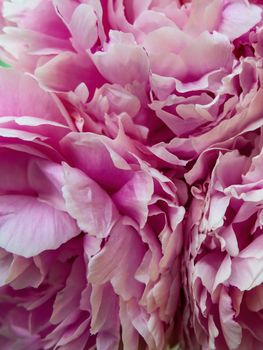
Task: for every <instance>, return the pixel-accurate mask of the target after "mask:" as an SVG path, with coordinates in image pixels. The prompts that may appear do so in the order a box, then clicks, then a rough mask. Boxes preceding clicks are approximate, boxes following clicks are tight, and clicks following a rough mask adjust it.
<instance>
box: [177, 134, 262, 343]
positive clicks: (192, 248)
mask: <svg viewBox="0 0 263 350" xmlns="http://www.w3.org/2000/svg"><path fill="white" fill-rule="evenodd" d="M234 148H235V149H234V150H231V149H227V148H226V147H222V148H219V147H217V148H214V149H208V150H206V151H205V152H204V153H203V154H202V155H201V158H200V159H199V160H198V161H197V163H196V165H195V166H194V167H193V169H192V170H191V172H190V173H188V174H187V179H188V182H189V183H191V184H192V183H194V186H193V187H192V194H193V200H192V202H191V207H190V210H189V213H188V219H187V223H186V235H187V238H186V242H187V244H186V250H185V257H184V263H183V266H184V269H183V275H184V285H185V293H186V301H187V303H186V309H185V313H184V317H183V324H184V334H185V348H187V349H196V348H199V346H200V347H201V348H202V349H222V350H223V349H240V350H242V349H248V350H249V349H261V348H262V346H263V338H262V327H263V324H262V309H263V305H262V283H263V274H262V267H263V260H262V258H263V256H262V239H263V234H262V221H261V220H262V186H261V185H262V173H261V167H262V134H260V135H257V134H251V135H246V138H242V139H239V140H237V143H236V145H235V147H234ZM213 164H214V165H213ZM207 165H209V168H211V169H212V171H211V172H210V170H209V168H208V166H207ZM198 345H199V346H198Z"/></svg>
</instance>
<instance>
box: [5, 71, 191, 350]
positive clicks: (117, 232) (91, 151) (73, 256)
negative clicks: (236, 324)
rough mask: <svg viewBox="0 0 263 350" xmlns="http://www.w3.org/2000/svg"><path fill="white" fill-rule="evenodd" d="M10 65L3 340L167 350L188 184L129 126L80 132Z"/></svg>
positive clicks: (23, 344) (22, 345) (46, 95)
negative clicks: (114, 132) (150, 159)
mask: <svg viewBox="0 0 263 350" xmlns="http://www.w3.org/2000/svg"><path fill="white" fill-rule="evenodd" d="M1 72H2V74H1V75H0V93H1V97H2V99H3V104H1V107H0V113H1V117H0V123H1V128H0V153H1V157H0V168H1V173H0V194H1V195H0V259H1V269H0V281H1V282H0V287H1V288H0V304H1V310H2V311H0V315H1V316H0V320H1V321H0V347H1V348H3V349H8V348H9V349H10V347H12V348H13V347H16V348H18V349H23V348H25V347H30V348H32V349H40V348H41V349H42V348H43V349H58V348H60V347H61V348H65V349H66V348H67V349H72V350H73V349H74V350H75V349H80V350H81V349H93V348H94V346H95V344H96V348H97V349H101V350H106V349H109V350H114V349H116V350H117V349H119V346H120V344H123V346H124V348H127V349H128V348H129V347H130V346H131V344H133V345H132V346H134V347H135V348H139V346H140V348H141V349H147V348H149V349H153V350H154V349H156V350H157V349H158V350H159V349H165V348H166V345H167V344H168V343H169V342H170V337H171V336H172V335H173V334H172V333H173V330H174V316H175V313H176V310H177V305H178V300H179V293H180V287H181V282H180V259H179V256H180V253H181V249H182V243H183V242H182V240H183V238H182V220H183V218H184V208H183V207H182V206H181V205H180V203H179V201H180V202H185V201H186V193H185V187H184V185H183V183H181V182H177V187H178V190H177V187H176V185H175V184H174V183H173V182H172V181H171V180H170V179H169V178H168V177H166V176H165V175H163V174H162V173H160V172H159V171H158V170H157V169H154V168H152V167H151V166H150V165H149V164H148V163H146V162H145V161H143V160H141V159H140V153H138V151H137V150H136V148H135V147H134V145H133V142H132V140H131V139H130V138H129V137H128V136H126V135H125V134H124V133H123V131H122V129H120V130H119V133H118V136H117V138H115V139H110V138H108V137H106V136H102V135H96V134H93V133H78V132H71V130H70V128H69V127H68V126H66V125H65V122H64V119H63V115H62V114H61V110H60V109H59V108H58V107H57V104H56V103H55V102H58V101H57V100H56V98H55V102H54V100H53V99H52V96H53V95H52V94H49V93H47V92H44V91H42V90H41V89H40V88H39V87H38V85H37V83H36V82H35V81H34V79H33V78H31V77H29V76H28V75H24V74H22V73H21V74H20V73H17V72H16V71H13V70H9V69H8V70H2V71H1ZM9 82H10V83H9ZM30 91H32V94H31V95H30V94H29V92H30ZM58 106H60V104H58ZM60 107H61V106H60ZM62 110H63V109H62ZM177 192H178V194H177ZM179 198H180V199H179ZM139 344H140V345H139Z"/></svg>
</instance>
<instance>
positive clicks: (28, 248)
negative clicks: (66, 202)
mask: <svg viewBox="0 0 263 350" xmlns="http://www.w3.org/2000/svg"><path fill="white" fill-rule="evenodd" d="M78 234H79V230H78V228H77V227H76V224H75V222H74V220H73V219H72V218H70V217H69V216H68V214H67V213H65V212H62V211H58V210H56V209H54V208H52V207H50V206H49V205H47V204H46V203H44V202H41V201H40V200H38V199H37V198H35V197H29V196H22V195H8V196H7V195H2V196H0V246H1V247H2V248H4V249H6V250H7V251H9V252H11V253H14V254H18V255H21V256H24V257H30V256H34V255H37V254H39V253H41V252H43V251H44V250H49V249H56V248H58V247H59V246H60V245H61V244H63V243H65V242H66V241H68V240H69V239H71V238H72V237H74V236H76V235H78Z"/></svg>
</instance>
